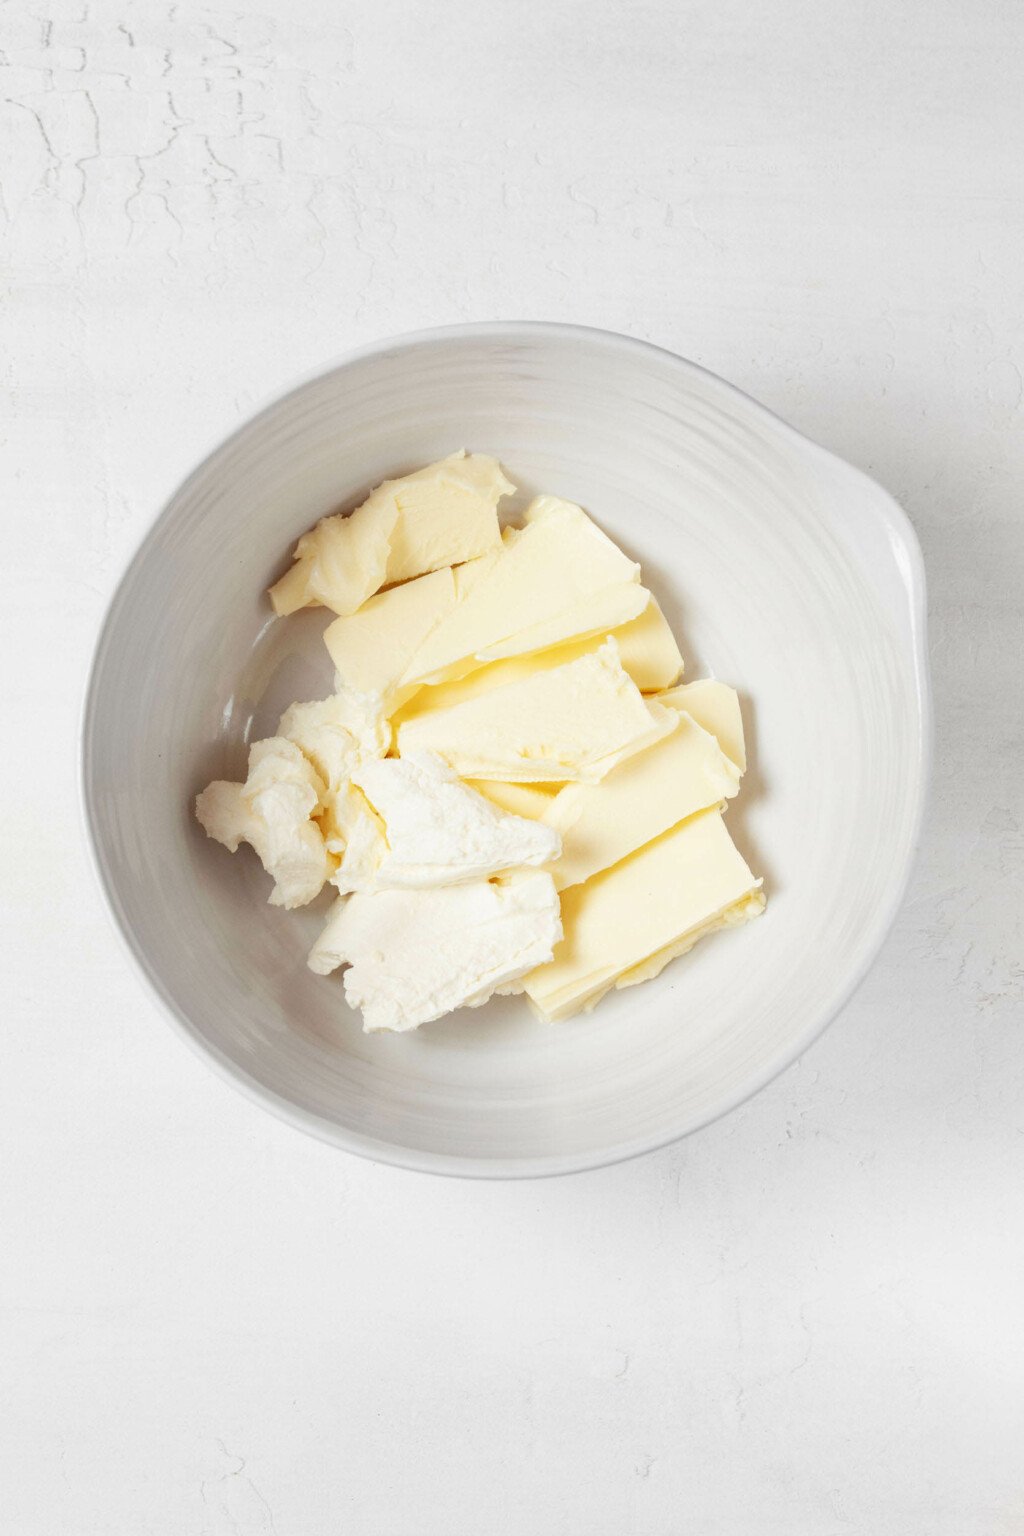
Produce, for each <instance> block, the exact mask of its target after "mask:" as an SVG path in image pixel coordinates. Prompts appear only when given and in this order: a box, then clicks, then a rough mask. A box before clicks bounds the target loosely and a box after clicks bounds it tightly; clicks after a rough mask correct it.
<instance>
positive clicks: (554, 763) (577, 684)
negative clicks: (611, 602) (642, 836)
mask: <svg viewBox="0 0 1024 1536" xmlns="http://www.w3.org/2000/svg"><path fill="white" fill-rule="evenodd" d="M677 723H678V716H677V715H676V714H675V712H674V711H673V710H670V709H664V708H662V707H661V706H660V705H658V704H656V703H651V702H648V701H646V700H645V699H644V698H643V696H642V694H641V693H640V691H639V689H638V688H637V686H636V684H635V683H634V682H633V680H632V678H630V677H628V676H627V674H626V673H625V672H624V671H623V670H622V666H621V663H620V662H619V654H618V648H617V646H616V644H615V641H614V640H611V639H609V640H606V641H605V642H604V644H603V645H602V646H600V647H599V648H598V650H596V651H595V652H593V654H591V655H587V656H581V657H580V658H579V660H578V661H571V662H569V663H567V664H566V665H565V666H562V667H553V668H552V669H551V670H550V671H547V672H537V673H534V674H533V675H532V676H530V677H525V678H523V679H522V680H521V681H519V682H515V683H508V684H506V685H505V687H503V688H497V689H494V690H493V691H492V692H489V693H485V694H482V695H481V696H480V697H479V698H475V699H467V700H466V701H465V702H464V703H462V704H456V705H453V706H452V707H451V708H449V709H440V710H434V711H432V712H431V713H429V714H426V715H421V716H419V717H418V718H416V719H413V720H407V721H406V722H405V723H403V724H401V725H399V728H398V732H397V741H398V751H399V755H400V756H404V755H405V754H406V753H408V752H413V751H421V750H423V749H426V750H428V751H432V752H436V753H437V754H438V756H439V757H441V758H443V759H444V761H445V762H446V763H447V764H448V765H449V767H451V768H453V769H454V770H455V772H456V773H458V774H460V775H461V776H462V777H463V778H468V779H499V780H508V781H509V782H512V783H538V782H543V781H545V780H548V781H553V782H558V781H560V780H584V781H586V782H591V783H593V782H596V781H597V780H598V779H601V778H603V777H604V775H605V774H606V773H607V772H608V771H609V770H610V769H611V768H613V767H614V766H615V763H616V762H618V761H620V760H621V759H622V758H623V757H625V756H627V755H629V754H630V753H632V752H638V751H640V750H641V749H642V748H643V747H645V746H648V745H650V744H651V743H652V742H654V741H656V740H657V739H658V738H659V737H660V736H662V735H667V734H668V732H669V731H670V730H672V729H674V728H675V726H676V725H677Z"/></svg>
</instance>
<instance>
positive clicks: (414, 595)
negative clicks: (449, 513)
mask: <svg viewBox="0 0 1024 1536" xmlns="http://www.w3.org/2000/svg"><path fill="white" fill-rule="evenodd" d="M455 603H456V593H455V575H454V572H453V571H452V569H451V567H450V566H446V567H445V568H444V569H443V570H440V571H431V572H430V573H429V574H428V575H426V576H417V577H416V579H415V580H414V581H407V582H404V583H403V585H402V586H400V587H391V588H389V590H388V591H387V592H378V593H377V596H376V597H371V598H370V599H369V601H368V602H365V603H364V604H363V606H362V607H361V608H359V609H358V610H357V611H356V612H355V613H350V614H346V615H345V616H344V617H342V618H337V619H335V620H334V623H333V624H328V626H327V628H326V629H325V630H324V644H325V645H326V647H327V649H328V652H329V653H330V657H331V660H332V661H333V662H334V665H335V667H336V669H337V672H338V677H339V678H340V679H341V681H342V682H343V683H344V684H345V685H346V687H349V688H357V689H358V690H359V691H360V692H361V693H379V694H383V695H389V694H391V692H392V690H393V689H394V688H395V686H396V684H397V683H398V680H399V678H400V677H401V676H402V673H403V672H404V671H405V669H406V667H407V666H408V665H409V662H410V661H411V660H412V658H413V656H414V655H415V654H416V651H417V650H418V649H419V647H420V646H421V645H422V644H423V642H424V640H425V639H426V638H427V636H428V635H429V634H430V632H431V631H432V630H433V629H436V628H437V625H438V624H439V623H440V622H441V620H442V619H443V618H444V617H445V616H446V614H448V613H450V612H451V611H452V609H453V608H454V607H455Z"/></svg>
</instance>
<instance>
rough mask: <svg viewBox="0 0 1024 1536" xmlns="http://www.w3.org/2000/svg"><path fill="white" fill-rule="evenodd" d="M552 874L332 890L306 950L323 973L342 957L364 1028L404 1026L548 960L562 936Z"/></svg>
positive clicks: (479, 997)
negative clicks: (337, 893) (425, 886)
mask: <svg viewBox="0 0 1024 1536" xmlns="http://www.w3.org/2000/svg"><path fill="white" fill-rule="evenodd" d="M561 931H562V930H561V923H560V921H559V914H558V896H557V894H556V892H555V888H554V885H553V884H552V882H551V876H550V875H548V874H545V873H544V872H543V871H542V870H530V871H526V872H524V873H522V874H517V875H514V876H512V877H511V878H510V879H507V880H500V881H494V880H474V881H469V882H467V883H465V884H462V885H448V886H442V887H441V888H440V889H438V890H426V891H416V890H403V891H378V892H376V893H374V894H372V895H364V894H358V895H355V896H348V897H344V896H342V897H339V899H338V901H337V902H336V903H335V905H334V907H333V908H332V910H331V915H330V917H329V919H328V922H327V926H326V927H325V929H324V931H323V933H322V934H321V935H320V937H319V939H318V940H317V942H316V944H315V945H314V946H313V949H312V951H311V952H310V956H309V964H310V967H311V969H312V970H314V971H317V972H319V973H320V974H321V975H327V974H328V973H329V972H330V971H333V970H335V969H336V968H337V967H338V966H339V965H347V966H348V967H349V969H348V970H347V971H346V972H345V978H344V985H345V996H346V998H347V999H348V1001H349V1003H350V1004H351V1005H352V1007H353V1008H361V1009H362V1012H363V1028H364V1030H366V1031H367V1032H368V1033H369V1032H371V1031H373V1030H379V1029H390V1030H408V1029H415V1028H416V1027H417V1026H418V1025H420V1024H426V1023H429V1022H430V1020H431V1019H438V1018H440V1017H441V1015H442V1014H445V1013H450V1012H451V1010H452V1009H453V1008H464V1007H469V1008H476V1007H478V1006H479V1005H480V1004H481V1003H485V1002H486V1001H487V999H488V998H489V997H491V996H492V994H493V993H494V991H495V990H496V988H498V987H500V986H505V985H507V984H508V983H509V982H513V981H515V980H516V979H517V978H518V977H520V976H522V975H523V974H524V973H525V972H526V971H530V970H532V969H533V968H534V967H535V966H537V965H538V964H542V963H543V962H544V960H546V959H550V957H551V954H552V952H553V949H554V946H555V944H557V942H558V940H559V938H560V936H561Z"/></svg>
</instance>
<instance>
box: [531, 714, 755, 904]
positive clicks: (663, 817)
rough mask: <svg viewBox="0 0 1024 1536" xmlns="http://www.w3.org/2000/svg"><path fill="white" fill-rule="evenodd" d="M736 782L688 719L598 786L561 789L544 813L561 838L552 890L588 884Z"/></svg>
mask: <svg viewBox="0 0 1024 1536" xmlns="http://www.w3.org/2000/svg"><path fill="white" fill-rule="evenodd" d="M739 782H740V775H739V772H738V770H737V769H736V767H735V765H734V764H733V763H731V762H730V761H729V759H728V758H727V757H726V756H725V754H724V752H723V751H722V749H721V747H720V746H719V745H718V742H717V741H716V740H715V738H714V737H713V736H711V735H709V734H708V732H707V731H705V730H702V729H701V727H700V726H699V725H697V724H696V723H695V722H694V721H693V720H692V719H691V718H690V717H689V715H685V714H684V715H681V716H680V721H679V728H678V730H675V731H673V732H672V734H671V735H670V736H666V737H665V738H664V740H662V741H659V742H656V743H655V744H654V746H651V747H647V748H646V749H645V750H644V751H643V752H637V753H635V754H634V755H633V756H632V757H629V758H627V759H626V761H625V762H623V763H620V764H619V766H618V767H617V768H613V769H612V771H611V772H610V773H609V774H607V775H606V776H605V777H604V778H603V779H602V780H601V782H600V783H599V784H567V785H566V786H565V788H564V789H563V790H561V791H560V793H559V794H557V795H556V796H555V798H554V800H553V801H552V802H551V804H550V806H549V808H548V809H547V810H546V811H545V812H544V816H543V820H544V823H545V825H546V826H549V827H552V828H553V829H554V830H555V831H556V832H558V833H559V834H560V835H561V839H562V853H561V857H560V858H558V859H556V860H555V862H554V863H553V864H551V865H549V866H548V867H549V869H550V871H551V876H552V878H553V880H554V882H555V889H556V890H559V891H561V890H564V889H566V888H567V887H568V886H573V885H578V884H579V882H580V881H581V880H589V879H590V877H591V875H596V874H597V873H598V872H599V871H600V870H602V869H607V868H608V867H609V866H610V865H612V864H617V863H618V862H619V860H620V859H624V858H625V857H626V856H627V854H630V853H633V852H634V851H635V850H636V849H637V848H640V847H642V846H643V845H644V844H645V843H649V842H651V841H652V839H654V838H656V837H659V836H660V835H661V833H663V832H666V831H668V829H669V828H670V827H674V826H675V825H676V824H677V823H678V822H680V821H683V820H685V818H686V817H687V816H692V815H694V814H695V812H697V811H702V810H705V809H707V807H708V806H712V805H718V804H719V803H720V802H721V801H722V800H725V799H728V798H730V797H731V796H733V795H735V794H736V792H737V790H738V789H739Z"/></svg>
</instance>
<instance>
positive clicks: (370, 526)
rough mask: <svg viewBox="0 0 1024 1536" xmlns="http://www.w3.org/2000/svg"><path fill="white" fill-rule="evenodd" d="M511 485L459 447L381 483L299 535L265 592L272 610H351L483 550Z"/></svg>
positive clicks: (488, 462)
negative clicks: (351, 507)
mask: <svg viewBox="0 0 1024 1536" xmlns="http://www.w3.org/2000/svg"><path fill="white" fill-rule="evenodd" d="M514 489H515V487H514V486H513V485H512V484H511V483H510V482H509V481H508V480H506V478H505V476H504V475H503V474H502V472H501V467H500V465H499V464H498V462H497V460H496V459H492V458H489V457H488V456H487V455H486V454H469V455H467V454H466V453H464V452H460V453H454V454H451V455H450V456H449V457H448V458H447V459H441V460H439V461H438V462H437V463H436V464H428V465H427V466H426V467H425V468H424V469H419V470H417V471H416V472H415V473H414V474H411V475H403V476H402V477H401V478H400V479H398V480H385V481H384V483H383V485H379V486H378V487H377V489H376V490H375V491H373V492H372V493H371V495H370V496H368V497H367V499H366V501H364V502H363V503H362V505H361V506H359V507H357V508H356V509H355V511H354V512H351V513H349V514H348V515H345V514H343V513H338V514H336V515H334V516H333V517H325V518H322V519H321V521H320V522H319V523H317V525H316V527H315V528H312V529H311V530H310V531H309V533H304V534H303V535H302V537H301V538H300V539H299V541H298V543H297V544H296V546H295V553H294V556H293V558H294V561H295V564H294V565H293V566H292V568H291V570H290V571H288V572H287V573H286V574H285V575H284V576H282V578H281V580H280V581H279V582H277V583H276V584H275V585H274V586H273V587H271V589H270V600H271V602H272V603H273V605H274V609H275V611H276V612H277V613H279V614H287V613H294V612H295V610H296V609H298V608H304V607H307V606H309V605H310V604H317V603H323V604H324V605H325V606H326V607H328V608H333V609H334V611H335V613H338V614H350V613H354V612H355V611H356V609H357V608H358V607H359V606H360V604H362V603H364V602H365V601H366V599H367V598H368V597H371V596H372V595H373V594H374V593H375V592H377V591H378V590H379V589H380V588H381V587H383V586H388V585H390V584H392V583H394V582H399V581H408V580H410V579H411V578H412V577H414V576H422V575H424V574H425V573H426V572H428V571H436V570H439V569H440V568H441V567H442V566H446V565H457V564H459V563H460V562H461V561H463V560H472V559H473V558H474V557H475V556H477V555H483V554H486V552H487V551H488V550H489V549H493V548H496V547H497V546H498V545H500V541H501V530H500V528H499V526H498V516H497V507H498V502H499V500H500V499H501V497H502V496H507V495H508V494H509V493H510V492H512V491H513V490H514Z"/></svg>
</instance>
